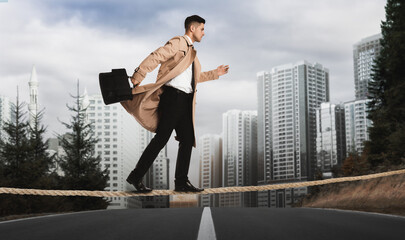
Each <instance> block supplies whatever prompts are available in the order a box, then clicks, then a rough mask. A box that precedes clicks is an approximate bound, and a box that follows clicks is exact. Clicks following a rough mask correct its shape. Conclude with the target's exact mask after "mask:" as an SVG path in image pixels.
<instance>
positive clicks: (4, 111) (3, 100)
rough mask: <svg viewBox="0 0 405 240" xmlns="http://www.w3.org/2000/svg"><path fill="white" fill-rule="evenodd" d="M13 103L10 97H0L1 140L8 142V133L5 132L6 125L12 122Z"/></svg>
mask: <svg viewBox="0 0 405 240" xmlns="http://www.w3.org/2000/svg"><path fill="white" fill-rule="evenodd" d="M11 115H12V114H11V102H10V100H9V98H8V97H6V96H0V139H1V140H3V141H5V140H6V137H7V136H6V132H5V131H4V130H3V127H4V126H5V123H7V122H10V121H11V120H12V118H11Z"/></svg>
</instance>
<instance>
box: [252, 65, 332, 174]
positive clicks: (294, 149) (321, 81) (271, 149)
mask: <svg viewBox="0 0 405 240" xmlns="http://www.w3.org/2000/svg"><path fill="white" fill-rule="evenodd" d="M260 87H264V89H260ZM258 88H259V89H260V91H261V92H262V93H260V94H258V103H259V104H258V106H259V109H258V112H259V113H258V115H259V116H260V117H261V119H259V120H258V122H259V123H260V124H261V126H258V128H259V129H263V131H262V132H263V133H264V136H262V140H260V141H262V142H263V143H264V146H263V148H264V151H262V152H264V155H263V156H264V157H263V161H264V163H260V164H262V165H263V166H270V171H267V170H266V172H265V173H266V174H267V176H265V178H264V179H265V180H266V181H270V180H272V181H290V180H307V179H312V178H313V175H314V170H315V164H316V108H317V107H319V106H320V104H321V103H322V102H327V101H329V70H328V69H327V68H324V67H323V66H322V65H321V64H319V63H314V64H312V63H309V62H307V61H300V62H297V63H294V64H293V63H291V64H286V65H282V66H278V67H274V68H272V70H271V72H270V73H266V72H263V73H258ZM259 146H260V143H259ZM268 153H270V155H268Z"/></svg>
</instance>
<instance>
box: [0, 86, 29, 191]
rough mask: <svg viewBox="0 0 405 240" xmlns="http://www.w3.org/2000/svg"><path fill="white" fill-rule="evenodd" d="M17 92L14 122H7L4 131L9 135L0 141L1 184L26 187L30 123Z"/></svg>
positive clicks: (27, 180)
mask: <svg viewBox="0 0 405 240" xmlns="http://www.w3.org/2000/svg"><path fill="white" fill-rule="evenodd" d="M23 107H24V104H22V103H20V102H19V97H18V94H17V102H16V104H12V113H13V115H14V116H15V119H14V122H12V121H10V122H6V123H5V124H4V129H3V130H4V131H5V133H6V135H7V137H6V140H5V141H1V143H0V156H1V161H2V175H1V179H0V184H1V186H9V187H20V188H26V187H29V185H30V180H31V179H29V176H28V175H29V171H30V169H29V168H28V167H27V164H26V163H27V160H28V155H29V140H28V137H27V136H28V123H27V122H26V121H25V119H24V113H23V111H22V108H23Z"/></svg>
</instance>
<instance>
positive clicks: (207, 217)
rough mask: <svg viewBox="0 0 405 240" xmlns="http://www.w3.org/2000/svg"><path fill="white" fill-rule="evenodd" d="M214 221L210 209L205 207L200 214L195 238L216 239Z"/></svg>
mask: <svg viewBox="0 0 405 240" xmlns="http://www.w3.org/2000/svg"><path fill="white" fill-rule="evenodd" d="M216 239H217V237H216V235H215V228H214V222H213V221H212V216H211V209H210V208H209V207H205V208H204V210H203V213H202V216H201V222H200V229H199V230H198V237H197V240H216Z"/></svg>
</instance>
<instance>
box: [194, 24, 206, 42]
mask: <svg viewBox="0 0 405 240" xmlns="http://www.w3.org/2000/svg"><path fill="white" fill-rule="evenodd" d="M191 29H192V33H193V38H194V41H196V42H200V41H201V39H202V37H203V36H204V35H205V34H204V23H200V24H198V25H197V24H193V25H192V26H191Z"/></svg>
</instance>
